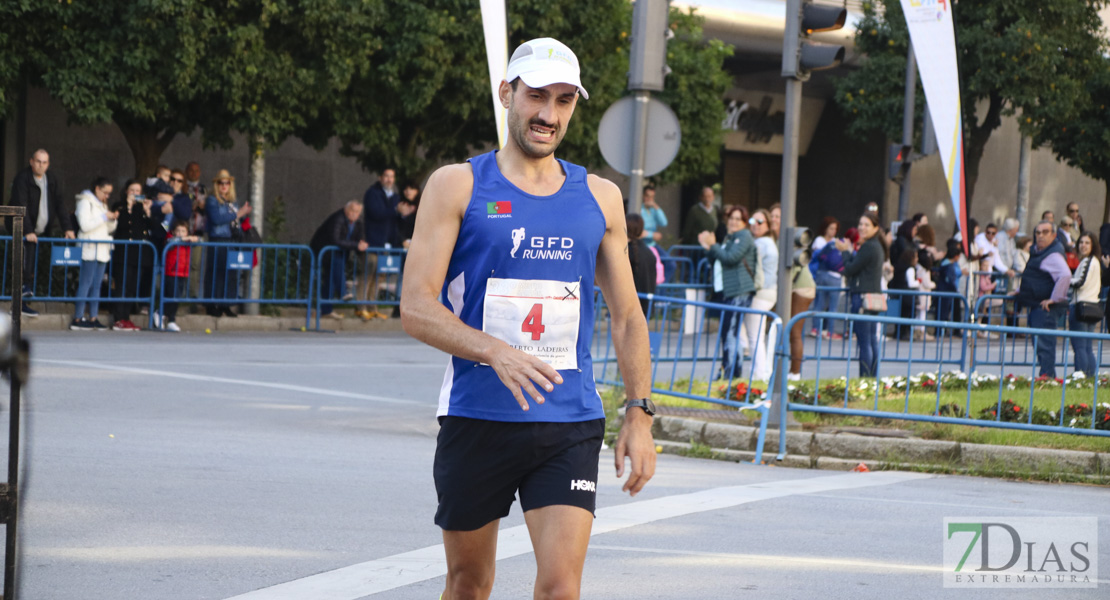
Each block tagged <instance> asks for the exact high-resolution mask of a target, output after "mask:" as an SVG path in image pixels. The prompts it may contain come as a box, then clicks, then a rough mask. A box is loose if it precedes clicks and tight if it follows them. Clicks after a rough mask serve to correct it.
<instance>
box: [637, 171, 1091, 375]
mask: <svg viewBox="0 0 1110 600" xmlns="http://www.w3.org/2000/svg"><path fill="white" fill-rule="evenodd" d="M877 210H878V206H877V205H875V204H874V203H872V204H870V205H868V207H867V209H866V210H865V212H864V214H863V215H862V216H861V217H860V219H859V222H858V223H857V225H856V226H855V227H851V228H849V229H847V230H845V229H843V228H842V225H841V223H840V222H839V221H838V220H837V219H836V218H834V217H831V216H829V217H825V218H823V219H822V220H821V223H820V225H819V227H817V228H816V229H815V230H813V231H811V232H806V234H805V235H803V236H801V237H800V238H799V239H795V257H794V261H793V263H792V266H791V268H790V269H789V270H788V271H787V273H786V276H789V277H790V278H791V287H792V289H793V295H792V297H791V312H792V313H794V314H796V313H800V312H803V311H805V310H812V311H817V312H841V311H847V312H851V313H863V314H880V313H887V314H893V316H900V317H903V318H906V319H916V320H918V321H922V322H925V321H927V320H934V321H936V322H945V321H954V322H969V320H970V319H971V318H972V314H971V313H972V312H973V311H974V310H975V309H976V307H977V306H978V310H979V315H980V316H979V319H980V321H981V322H982V323H983V324H991V325H1009V326H1017V325H1021V324H1025V325H1028V326H1029V327H1032V328H1041V329H1055V328H1057V327H1064V326H1066V327H1068V328H1069V329H1070V330H1072V331H1082V332H1091V331H1098V330H1099V324H1100V323H1101V322H1102V320H1103V319H1104V318H1105V317H1106V315H1107V312H1106V309H1105V304H1104V303H1100V294H1101V291H1102V289H1103V285H1104V282H1105V281H1106V278H1105V271H1106V270H1107V269H1108V268H1110V248H1108V247H1110V224H1104V225H1102V226H1101V229H1100V231H1098V232H1094V231H1089V230H1088V229H1087V228H1086V226H1085V225H1084V220H1083V217H1082V215H1081V214H1080V212H1079V206H1078V204H1077V203H1075V202H1070V203H1068V204H1067V205H1066V207H1065V210H1066V216H1065V217H1063V218H1061V219H1060V220H1059V221H1058V222H1057V220H1056V218H1055V215H1054V213H1053V212H1052V211H1045V212H1044V213H1043V214H1042V215H1041V220H1040V222H1039V223H1037V224H1036V225H1035V226H1034V229H1033V235H1032V236H1026V235H1022V234H1021V233H1020V232H1019V228H1020V225H1019V222H1018V220H1017V219H1015V218H1005V219H1002V220H1001V223H1000V225H999V224H996V223H994V222H991V223H987V225H986V226H985V227H982V226H981V225H980V223H978V222H977V221H976V220H975V219H969V222H968V224H967V231H968V234H969V240H968V243H967V245H966V249H965V244H964V242H963V239H962V233H961V232H960V231H958V230H957V231H955V232H954V233H953V235H952V237H951V238H949V239H947V240H943V241H942V243H939V244H938V238H937V233H936V231H935V229H934V228H933V226H932V225H930V224H929V220H928V217H927V215H925V214H916V215H913V217H912V218H910V219H908V220H906V221H903V222H900V223H894V224H892V226H891V227H890V228H884V227H883V226H882V224H881V223H880V221H879V217H878V213H877ZM780 220H781V213H780V211H779V208H778V206H777V205H775V206H772V207H771V208H770V209H766V210H764V209H758V210H756V211H755V212H753V213H751V214H749V212H748V208H747V207H744V206H734V205H726V206H724V207H722V209H721V210H718V209H717V199H716V195H715V193H714V190H713V188H712V187H708V186H707V187H704V188H702V189H701V191H700V193H699V197H698V202H697V203H696V204H694V205H693V206H691V207H690V209H689V211H688V212H687V214H686V219H685V221H683V224H682V227H681V229H680V231H681V235H680V238H679V242H680V246H679V247H678V248H676V247H673V246H672V247H671V248H670V249H669V250H670V253H676V252H679V251H680V250H681V251H682V252H683V253H684V256H686V257H692V258H693V259H694V260H695V261H700V260H701V259H705V260H706V262H707V263H708V265H709V266H710V271H709V274H708V276H707V277H706V278H705V281H706V283H707V284H708V285H709V286H710V287H711V290H712V298H714V299H716V301H718V302H721V303H723V304H727V305H730V306H736V307H745V308H752V309H758V310H761V311H772V310H774V308H775V302H776V298H777V285H778V277H779V275H778V272H779V261H778V244H777V239H778V236H779V223H780ZM629 222H630V223H632V222H636V223H637V224H639V223H642V226H636V227H631V226H630V227H629V231H630V235H633V236H634V238H638V240H634V241H636V242H638V243H637V245H639V243H642V244H644V245H645V246H653V247H655V248H658V252H657V258H658V259H659V260H660V261H661V262H667V261H666V258H667V257H668V255H669V254H668V249H664V248H663V244H662V241H663V237H662V236H661V235H660V232H659V229H660V228H661V227H664V226H666V224H667V222H668V221H667V216H666V215H665V214H664V213H663V211H662V210H661V209H660V208H659V205H658V204H657V203H656V201H655V190H654V189H652V188H650V187H647V188H645V189H644V190H643V208H642V210H641V212H640V213H639V214H630V215H629ZM801 240H804V242H802V243H799V242H800V241H801ZM810 240H811V241H810ZM630 243H632V241H630ZM632 254H634V253H633V252H631V251H630V255H632ZM639 254H640V255H642V253H639ZM635 261H636V259H634V262H635ZM641 262H642V261H641ZM668 266H670V265H668ZM644 271H645V272H646V271H647V268H644ZM671 280H672V277H671V276H670V274H669V273H668V274H667V275H666V277H663V276H660V277H659V278H658V279H657V280H655V281H653V282H652V285H653V289H654V285H657V284H660V283H664V282H666V281H671ZM637 281H638V282H639V281H640V279H638V280H637ZM642 287H643V286H639V285H638V289H640V291H641V292H643V291H645V289H641V288H642ZM890 292H896V293H890ZM934 292H947V294H934ZM845 293H847V297H846V299H844V300H842V295H843V294H845ZM960 297H962V299H961V298H960ZM887 299H890V300H897V304H898V309H897V312H895V313H891V312H890V311H891V310H895V309H889V310H888V305H887V303H886V301H887ZM1021 319H1024V321H1021ZM794 329H795V330H794V331H791V332H789V335H790V339H791V366H790V371H789V374H788V377H789V378H791V379H797V378H799V377H800V367H801V356H802V352H801V348H802V344H801V342H802V337H803V332H805V331H806V329H808V335H810V336H811V337H821V338H823V339H826V340H829V339H831V340H840V339H843V336H844V335H846V333H847V322H846V321H845V320H843V319H820V318H817V319H812V320H810V323H809V324H808V325H807V326H802V325H801V322H799V326H798V327H795V328H794ZM889 329H890V333H891V334H892V335H891V337H893V338H900V339H905V340H909V339H916V340H918V341H925V342H933V341H936V335H934V334H936V333H939V332H940V331H941V329H942V327H939V326H926V325H924V324H919V325H916V326H914V327H908V326H906V327H891V328H889ZM949 330H950V328H949ZM852 331H853V333H854V334H855V336H856V337H857V344H858V346H859V357H860V373H861V375H865V376H866V375H873V374H874V373H875V367H876V358H877V354H878V339H879V336H880V335H884V334H885V333H887V331H886V330H885V328H878V327H876V328H870V327H853V328H852ZM769 333H771V330H770V329H769V327H768V324H767V323H766V322H765V320H764V322H761V320H760V318H759V317H758V316H756V315H749V316H748V317H747V318H744V319H740V318H735V317H734V314H733V313H730V312H725V313H723V314H722V317H721V323H720V330H719V336H720V347H721V358H720V367H719V369H718V370H717V371H716V374H717V376H718V377H721V378H728V377H737V376H740V375H741V370H740V368H741V365H742V362H743V361H742V358H743V356H745V355H752V369H753V376H754V377H755V378H756V379H765V378H766V376H767V375H769V371H770V364H771V362H772V360H773V351H772V349H773V347H774V343H775V341H774V340H772V339H768V334H769ZM968 335H969V336H970V339H969V342H968V343H971V344H973V343H975V341H976V339H979V340H990V339H996V338H997V337H998V334H996V333H991V332H989V331H978V332H975V333H969V334H968ZM1017 337H1023V335H1022V334H1018V335H1017ZM1071 344H1072V347H1073V348H1072V350H1073V353H1074V356H1075V358H1074V360H1073V361H1072V362H1073V365H1074V370H1075V371H1079V372H1082V373H1084V374H1088V375H1089V374H1093V373H1095V372H1096V371H1097V370H1098V360H1096V358H1095V357H1094V352H1093V349H1092V344H1091V343H1090V340H1089V339H1082V338H1071ZM1055 346H1056V338H1055V337H1051V336H1044V335H1041V336H1036V339H1035V347H1036V352H1037V356H1038V359H1037V363H1038V368H1039V372H1038V374H1039V375H1043V376H1049V377H1055V376H1056V365H1055V360H1056V359H1055V355H1056V348H1055Z"/></svg>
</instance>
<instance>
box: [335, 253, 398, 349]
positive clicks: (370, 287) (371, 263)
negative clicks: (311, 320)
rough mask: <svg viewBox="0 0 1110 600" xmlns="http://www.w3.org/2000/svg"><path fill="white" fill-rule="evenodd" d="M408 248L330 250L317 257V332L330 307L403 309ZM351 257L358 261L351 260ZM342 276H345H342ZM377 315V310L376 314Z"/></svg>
mask: <svg viewBox="0 0 1110 600" xmlns="http://www.w3.org/2000/svg"><path fill="white" fill-rule="evenodd" d="M407 256H408V250H406V249H404V248H390V247H385V248H367V249H366V251H365V252H354V251H350V250H344V249H343V248H340V247H338V246H327V247H325V248H323V249H321V250H320V253H319V254H318V255H316V268H315V272H316V273H318V274H319V276H318V277H317V278H316V287H315V289H314V292H315V301H316V329H317V330H319V329H320V316H321V313H322V312H324V311H326V310H329V309H330V306H329V305H335V304H349V305H354V306H364V307H375V309H376V308H377V307H378V306H400V304H401V283H402V279H403V271H404V269H403V266H404V263H405V258H406V257H407ZM351 257H353V258H354V260H348V259H350V258H351ZM340 275H341V276H340ZM375 312H376V310H375Z"/></svg>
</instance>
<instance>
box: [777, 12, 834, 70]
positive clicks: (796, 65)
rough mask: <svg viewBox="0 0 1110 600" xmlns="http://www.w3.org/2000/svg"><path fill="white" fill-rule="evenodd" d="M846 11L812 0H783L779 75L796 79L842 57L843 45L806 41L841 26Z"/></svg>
mask: <svg viewBox="0 0 1110 600" xmlns="http://www.w3.org/2000/svg"><path fill="white" fill-rule="evenodd" d="M847 18H848V11H847V10H846V9H845V8H843V7H838V6H828V5H818V4H814V3H813V1H812V0H786V31H785V33H784V38H783V42H782V76H783V77H793V78H795V79H797V80H799V81H805V80H807V79H809V73H810V71H820V70H822V69H831V68H833V67H835V66H837V65H839V64H840V62H841V61H842V60H844V46H836V45H832V44H821V43H818V42H811V41H809V36H810V35H812V34H814V33H819V32H822V31H836V30H837V29H840V28H841V27H844V21H845V19H847Z"/></svg>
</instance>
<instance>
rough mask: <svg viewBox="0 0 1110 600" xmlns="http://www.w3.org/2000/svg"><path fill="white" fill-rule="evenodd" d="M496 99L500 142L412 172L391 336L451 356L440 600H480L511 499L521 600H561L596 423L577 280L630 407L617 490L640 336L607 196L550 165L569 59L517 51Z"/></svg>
mask: <svg viewBox="0 0 1110 600" xmlns="http://www.w3.org/2000/svg"><path fill="white" fill-rule="evenodd" d="M499 93H500V99H501V103H502V104H503V105H504V106H505V107H506V108H507V109H508V123H509V136H508V141H507V142H506V144H505V147H504V149H502V150H501V151H499V152H497V151H495V152H490V153H487V154H483V155H481V156H477V157H475V158H472V159H470V160H469V161H468V162H467V163H465V164H457V165H449V166H446V167H443V168H441V169H439V170H438V171H436V172H435V173H434V174H433V175H432V177H431V178H430V179H429V180H428V185H427V188H426V189H425V192H424V199H423V201H422V204H423V205H424V207H423V209H422V210H421V212H420V213H419V216H418V218H417V222H416V230H415V233H414V235H413V243H412V246H411V251H410V253H409V260H408V271H407V272H406V281H405V293H404V295H403V297H402V310H401V315H402V322H403V323H404V327H405V331H407V332H408V333H409V334H410V335H412V336H413V337H415V338H417V339H419V340H421V341H424V342H426V343H428V344H430V345H432V346H434V347H436V348H439V349H441V350H443V351H445V352H447V353H449V354H451V355H452V358H451V361H450V363H449V365H448V367H447V373H446V374H445V376H444V380H443V388H442V390H441V392H440V406H439V411H438V417H439V420H440V432H439V439H438V445H437V449H436V457H435V466H434V469H433V470H434V476H435V483H436V493H437V495H438V497H439V508H438V510H437V511H436V517H435V522H436V524H437V525H439V526H440V527H441V528H442V529H443V541H444V547H445V549H446V554H447V569H448V573H447V585H446V590H445V591H444V593H443V596H442V598H443V599H444V600H455V599H458V598H488V597H489V595H490V592H491V591H492V588H493V576H494V565H495V561H496V547H497V528H498V523H499V521H500V519H501V518H502V517H504V516H506V515H507V514H508V513H509V507H510V506H511V505H512V503H513V500H514V495H517V494H518V495H519V498H520V502H521V508H522V509H523V510H524V519H525V522H526V524H527V526H528V530H529V532H530V534H531V538H532V544H533V548H534V550H535V555H536V564H537V570H538V574H537V577H536V591H535V595H536V597H537V598H578V596H579V589H580V587H581V580H582V567H583V563H584V562H585V558H586V546H587V544H588V543H589V537H590V528H591V526H592V524H593V516H592V515H593V511H594V508H595V501H596V496H597V492H596V484H597V472H598V459H599V455H600V451H601V442H602V435H603V433H604V426H605V420H604V411H603V410H602V405H601V400H600V397H599V396H598V394H597V390H596V389H595V388H594V380H593V365H592V362H591V357H590V353H589V347H590V340H591V337H592V335H593V316H594V306H593V299H594V294H593V286H594V282H595V281H596V283H597V285H598V287H600V288H601V290H602V293H603V294H604V295H605V300H606V304H607V306H608V309H609V312H610V315H611V320H610V328H611V331H612V335H613V340H614V347H616V348H619V349H621V351H620V352H619V354H618V364H619V366H620V370H621V374H622V376H623V378H624V381H625V384H626V392H627V395H628V398H629V399H630V400H629V401H628V402H626V407H627V413H626V416H625V422H624V426H623V427H622V429H621V431H620V434H619V435H618V438H617V445H616V456H615V459H616V460H615V466H616V473H617V476H618V477H621V476H622V475H623V474H624V470H625V459H626V458H627V459H629V462H630V465H631V469H630V472H629V476H628V479H627V480H626V481H625V483H624V486H623V490H624V491H627V492H629V493H630V494H632V495H635V494H636V493H638V492H639V491H640V490H641V489H643V487H644V484H646V483H647V481H648V480H649V479H651V477H652V475H653V474H654V473H655V447H654V442H653V441H652V438H651V421H652V415H653V414H654V412H655V407H654V405H653V404H651V401H650V399H649V395H650V387H651V384H650V375H649V373H650V364H649V362H650V358H649V353H648V337H647V326H646V322H645V320H644V315H643V312H641V310H640V304H639V302H638V299H637V296H636V292H635V288H634V285H633V282H632V272H631V269H630V267H629V262H628V256H627V255H626V253H627V248H628V240H627V232H626V231H625V224H624V210H623V205H622V201H621V194H620V191H619V190H618V189H617V187H616V186H615V185H614V184H613V183H611V182H609V181H606V180H604V179H601V178H599V177H596V176H593V175H587V174H586V172H585V169H583V168H582V167H580V166H577V165H573V164H570V163H567V162H565V161H562V160H557V159H556V158H555V157H554V156H553V153H554V152H555V149H556V148H557V147H558V146H559V143H560V142H561V141H562V139H563V135H564V134H565V133H566V131H567V126H568V124H569V123H570V118H571V115H572V114H574V108H575V105H576V104H577V100H578V95H579V94H580V95H581V96H582V98H584V99H588V98H589V95H588V94H587V92H586V90H585V88H583V87H582V84H581V81H580V78H579V67H578V59H577V57H576V56H575V55H574V53H573V52H572V51H571V50H570V48H567V47H566V46H565V45H563V44H562V43H560V42H558V41H556V40H553V39H550V38H542V39H535V40H532V41H529V42H526V43H524V44H522V45H521V46H520V47H519V48H517V49H516V51H515V52H514V53H513V56H512V59H511V60H510V61H509V67H508V72H507V75H506V79H505V81H502V82H501V87H500V90H499ZM595 268H596V271H595ZM441 294H442V296H441ZM440 297H442V299H443V301H442V303H441V302H440V300H439V298H440Z"/></svg>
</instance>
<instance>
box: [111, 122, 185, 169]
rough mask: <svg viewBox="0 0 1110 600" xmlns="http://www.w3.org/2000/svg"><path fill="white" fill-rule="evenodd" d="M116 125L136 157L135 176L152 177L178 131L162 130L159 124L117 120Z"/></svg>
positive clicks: (132, 154)
mask: <svg viewBox="0 0 1110 600" xmlns="http://www.w3.org/2000/svg"><path fill="white" fill-rule="evenodd" d="M116 126H117V127H119V130H120V131H121V132H123V138H124V139H125V140H127V146H128V147H129V148H131V156H132V157H134V159H135V177H138V178H140V179H141V178H144V177H152V176H153V175H154V172H155V170H157V169H158V162H159V160H160V159H161V158H162V153H163V152H165V151H166V148H167V147H168V146H169V145H170V142H172V141H173V138H174V137H176V136H177V132H176V131H173V130H169V129H167V130H165V131H160V130H159V129H158V127H157V126H155V125H153V124H148V123H139V124H134V123H121V122H118V121H117V122H116Z"/></svg>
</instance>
